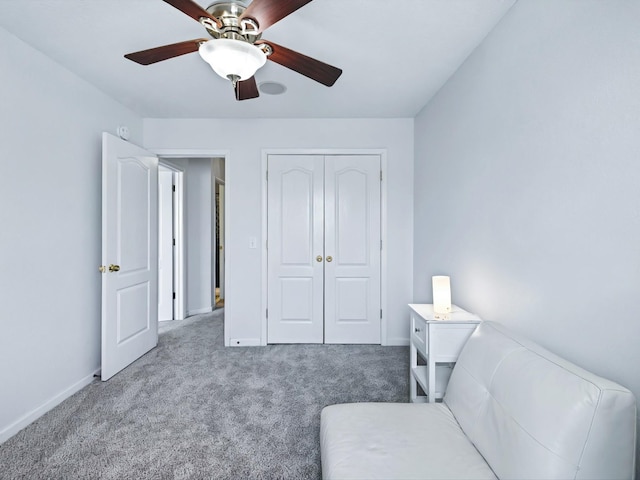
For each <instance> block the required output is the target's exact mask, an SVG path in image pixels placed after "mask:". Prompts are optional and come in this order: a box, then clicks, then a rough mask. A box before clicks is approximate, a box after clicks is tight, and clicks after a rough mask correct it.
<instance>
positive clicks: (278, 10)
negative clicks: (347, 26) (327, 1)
mask: <svg viewBox="0 0 640 480" xmlns="http://www.w3.org/2000/svg"><path fill="white" fill-rule="evenodd" d="M166 1H167V0H165V2H166ZM309 2H311V0H253V1H252V2H251V3H250V4H249V6H248V7H247V9H246V10H245V11H244V13H243V14H242V16H241V17H240V18H241V19H243V18H247V17H249V18H253V19H254V20H256V21H257V22H258V32H264V31H265V30H266V29H267V28H269V27H270V26H271V25H273V24H274V23H276V22H278V21H280V20H282V19H283V18H284V17H286V16H287V15H289V14H291V13H293V12H295V11H296V10H298V9H299V8H300V7H303V6H305V5H306V4H307V3H309Z"/></svg>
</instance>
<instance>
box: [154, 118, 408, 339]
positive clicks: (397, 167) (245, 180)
mask: <svg viewBox="0 0 640 480" xmlns="http://www.w3.org/2000/svg"><path fill="white" fill-rule="evenodd" d="M144 137H145V147H146V148H148V149H150V150H152V151H158V150H174V149H185V150H187V151H188V150H216V151H221V150H224V151H228V152H229V153H228V156H227V158H226V162H225V175H226V201H227V209H228V210H227V212H228V216H227V217H226V229H227V232H228V235H229V239H230V241H229V242H227V243H226V245H225V246H226V274H225V275H226V291H225V325H226V328H225V341H226V342H227V343H228V341H229V339H230V338H242V339H257V340H260V339H261V328H262V317H263V312H262V311H261V292H262V285H261V282H262V279H261V267H262V249H260V248H257V249H249V248H248V247H249V244H248V242H249V238H250V237H256V238H258V239H261V229H262V206H261V205H262V203H261V202H262V170H261V162H262V150H263V149H276V148H278V149H301V148H309V149H367V148H368V149H373V148H376V149H377V148H379V149H386V150H387V158H388V171H389V173H388V178H387V179H386V182H387V185H386V188H387V191H388V219H389V220H388V245H387V248H388V250H387V252H388V253H387V254H388V265H389V272H388V278H387V283H388V286H389V290H388V300H389V308H388V312H387V313H388V319H389V328H388V331H387V334H388V340H389V341H390V342H391V343H402V342H406V340H407V338H408V328H409V327H408V320H407V316H408V315H407V310H406V304H407V303H409V302H410V301H411V299H412V282H413V279H412V272H411V269H412V251H413V247H412V242H413V234H412V222H413V200H412V199H413V186H412V180H411V179H412V175H413V120H412V119H389V120H372V119H362V120H354V119H327V120H301V119H287V120H282V119H277V120H274V119H256V120H163V119H146V120H145V121H144Z"/></svg>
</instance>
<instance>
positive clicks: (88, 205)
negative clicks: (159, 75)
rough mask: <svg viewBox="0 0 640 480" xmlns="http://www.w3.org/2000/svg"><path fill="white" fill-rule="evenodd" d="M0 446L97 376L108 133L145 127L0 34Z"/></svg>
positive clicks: (137, 134) (137, 135) (135, 133)
mask: <svg viewBox="0 0 640 480" xmlns="http://www.w3.org/2000/svg"><path fill="white" fill-rule="evenodd" d="M0 45H2V48H0V72H2V74H1V75H0V105H1V106H2V107H1V108H2V114H1V115H0V162H1V163H0V305H1V306H2V307H1V309H0V311H1V312H2V313H1V314H0V315H1V316H0V391H1V392H2V393H1V394H0V441H4V440H6V439H7V438H8V437H9V436H11V435H12V434H14V433H16V432H17V431H18V430H19V429H20V428H22V427H24V426H26V425H27V424H28V423H29V422H30V421H32V420H34V419H35V418H37V417H38V416H39V415H41V414H42V413H44V412H45V411H47V410H48V409H50V408H52V407H53V406H54V405H56V404H57V403H59V402H60V401H61V400H63V399H64V398H66V396H68V395H69V394H71V393H73V392H75V391H76V390H77V389H79V388H81V387H82V386H84V385H85V384H86V383H88V382H90V381H91V380H92V379H93V377H92V376H93V373H94V372H96V370H98V369H99V368H100V284H101V278H100V273H99V272H98V265H100V244H101V169H100V165H101V132H102V131H108V132H111V133H115V130H116V128H117V126H118V125H119V124H124V125H127V126H129V128H130V130H131V134H132V140H133V141H134V142H137V143H140V142H141V137H142V121H141V119H139V118H138V117H136V115H134V114H133V113H132V112H131V111H129V110H127V109H125V108H124V107H122V106H121V105H120V104H118V103H116V102H115V101H113V100H111V99H109V98H108V97H106V96H105V95H104V94H102V93H101V92H100V91H98V90H96V89H95V88H94V87H92V86H91V85H89V84H88V83H86V82H84V81H83V80H81V79H80V78H78V77H77V76H75V75H74V74H72V73H70V72H69V71H67V70H65V69H63V68H62V67H60V66H59V65H57V64H56V63H54V62H52V61H51V60H49V59H48V58H47V57H45V56H44V55H42V54H41V53H39V52H38V51H36V50H34V49H32V48H31V47H29V46H27V45H26V44H24V43H23V42H22V41H20V40H18V39H17V38H16V37H14V36H12V35H11V34H9V33H7V32H6V30H4V29H1V28H0Z"/></svg>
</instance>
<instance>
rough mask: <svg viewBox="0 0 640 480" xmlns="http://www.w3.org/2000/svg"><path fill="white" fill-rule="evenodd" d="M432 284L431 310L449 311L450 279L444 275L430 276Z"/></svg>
mask: <svg viewBox="0 0 640 480" xmlns="http://www.w3.org/2000/svg"><path fill="white" fill-rule="evenodd" d="M431 282H432V284H433V311H434V312H435V313H451V280H450V279H449V277H447V276H444V275H436V276H434V277H431Z"/></svg>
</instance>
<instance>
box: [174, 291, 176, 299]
mask: <svg viewBox="0 0 640 480" xmlns="http://www.w3.org/2000/svg"><path fill="white" fill-rule="evenodd" d="M173 299H174V300H175V299H176V292H173Z"/></svg>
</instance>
